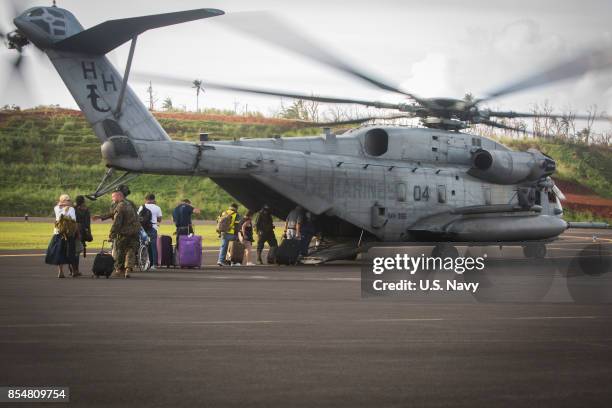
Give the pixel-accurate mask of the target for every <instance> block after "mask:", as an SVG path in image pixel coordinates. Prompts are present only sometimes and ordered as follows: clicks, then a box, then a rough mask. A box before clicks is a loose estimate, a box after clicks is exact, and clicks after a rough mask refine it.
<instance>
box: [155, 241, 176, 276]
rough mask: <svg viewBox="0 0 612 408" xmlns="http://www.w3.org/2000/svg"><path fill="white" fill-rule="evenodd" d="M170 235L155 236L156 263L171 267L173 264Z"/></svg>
mask: <svg viewBox="0 0 612 408" xmlns="http://www.w3.org/2000/svg"><path fill="white" fill-rule="evenodd" d="M172 252H173V251H172V237H171V236H168V235H160V236H158V237H157V264H158V265H160V266H165V267H168V268H169V267H171V266H173V265H174V262H173V260H172Z"/></svg>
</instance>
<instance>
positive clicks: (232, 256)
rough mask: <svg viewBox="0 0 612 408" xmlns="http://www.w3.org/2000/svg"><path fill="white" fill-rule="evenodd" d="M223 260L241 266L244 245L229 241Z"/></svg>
mask: <svg viewBox="0 0 612 408" xmlns="http://www.w3.org/2000/svg"><path fill="white" fill-rule="evenodd" d="M225 259H226V260H228V261H230V262H231V263H232V264H241V265H242V261H243V260H244V245H243V244H242V242H240V241H238V240H236V241H230V243H229V247H228V248H227V256H226V257H225Z"/></svg>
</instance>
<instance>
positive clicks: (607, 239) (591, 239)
mask: <svg viewBox="0 0 612 408" xmlns="http://www.w3.org/2000/svg"><path fill="white" fill-rule="evenodd" d="M562 236H563V237H567V238H580V239H585V240H588V241H593V237H595V238H596V240H597V241H607V242H612V239H610V238H601V237H598V236H597V234H593V235H591V236H590V237H581V236H579V235H562Z"/></svg>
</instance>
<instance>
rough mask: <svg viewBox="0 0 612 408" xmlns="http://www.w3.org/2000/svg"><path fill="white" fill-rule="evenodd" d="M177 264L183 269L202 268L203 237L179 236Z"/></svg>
mask: <svg viewBox="0 0 612 408" xmlns="http://www.w3.org/2000/svg"><path fill="white" fill-rule="evenodd" d="M176 262H177V264H178V266H180V267H181V268H199V267H201V266H202V237H201V236H200V235H179V237H178V247H177V251H176Z"/></svg>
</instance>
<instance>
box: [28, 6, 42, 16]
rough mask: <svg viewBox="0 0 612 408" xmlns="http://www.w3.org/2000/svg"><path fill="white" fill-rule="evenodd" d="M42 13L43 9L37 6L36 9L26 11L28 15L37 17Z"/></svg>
mask: <svg viewBox="0 0 612 408" xmlns="http://www.w3.org/2000/svg"><path fill="white" fill-rule="evenodd" d="M43 13H44V10H43V9H40V8H37V9H34V10H32V11H30V12H29V13H28V16H30V17H38V16H42V15H43Z"/></svg>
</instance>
